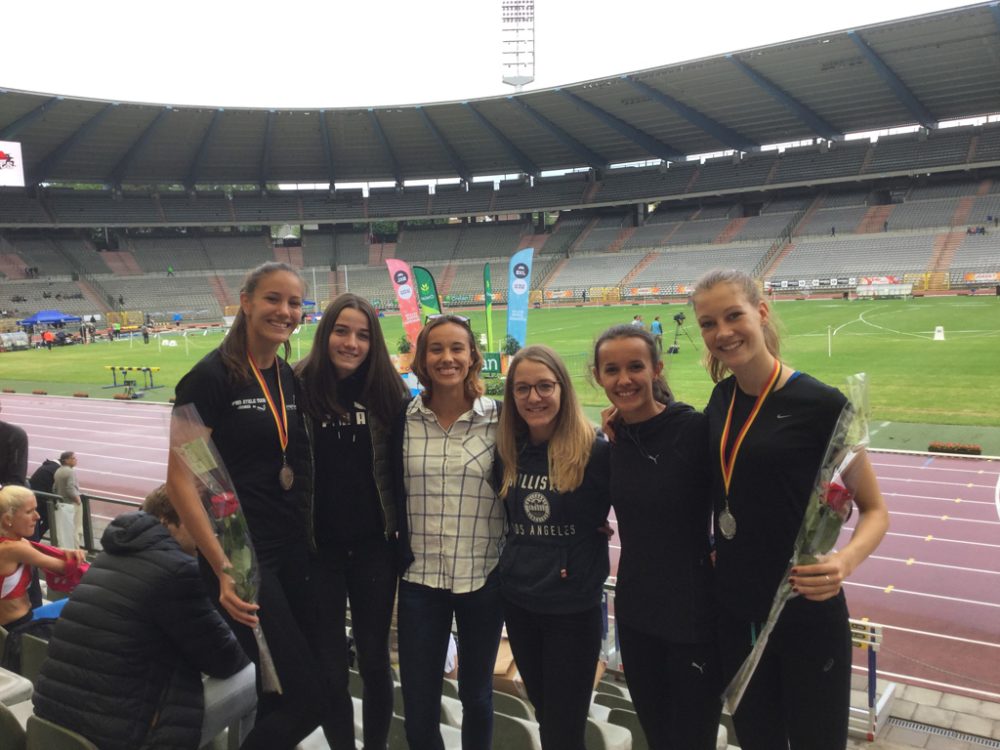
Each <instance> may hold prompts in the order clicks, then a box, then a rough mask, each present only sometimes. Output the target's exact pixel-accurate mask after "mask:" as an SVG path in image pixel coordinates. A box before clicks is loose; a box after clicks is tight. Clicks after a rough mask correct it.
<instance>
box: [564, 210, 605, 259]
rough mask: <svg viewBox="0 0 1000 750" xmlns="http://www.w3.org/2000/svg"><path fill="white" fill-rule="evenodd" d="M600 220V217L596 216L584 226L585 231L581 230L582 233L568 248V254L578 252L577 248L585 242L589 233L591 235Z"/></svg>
mask: <svg viewBox="0 0 1000 750" xmlns="http://www.w3.org/2000/svg"><path fill="white" fill-rule="evenodd" d="M599 221H600V218H598V217H596V216H595V217H594V218H593V219H591V220H590V221H589V222H588V223H587V226H586V227H584V228H583V231H582V232H580V235H579V236H578V237H577V238H576V239H575V240H573V244H572V245H570V246H569V247H568V248H566V255H567V256H572V255H573V254H574V253H575V252H576V249H577V248H578V247H579V246H580V245H582V244H583V241H584V240H585V239H587V235H589V234H590V233H591V232H592V231H593V229H594V227H596V226H597V223H598V222H599Z"/></svg>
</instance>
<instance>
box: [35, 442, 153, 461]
mask: <svg viewBox="0 0 1000 750" xmlns="http://www.w3.org/2000/svg"><path fill="white" fill-rule="evenodd" d="M64 445H65V443H53V444H52V445H42V444H40V443H32V445H31V447H30V448H29V450H30V451H31V452H32V453H35V452H41V453H45V454H46V455H48V454H49V453H57V454H58V453H61V452H62V451H64V450H66V449H65V447H64ZM97 447H98V448H121V449H122V450H124V451H156V452H158V453H167V454H169V451H170V449H169V447H168V446H163V447H162V448H161V447H160V446H157V445H142V446H137V445H136V444H135V443H109V442H107V441H105V442H102V443H101V444H100V445H99V446H97ZM76 453H77V454H78V455H80V456H97V457H99V458H100V457H104V458H113V459H115V460H116V461H118V460H122V461H131V460H134V459H130V458H128V456H123V455H122V454H121V453H94V452H90V453H84V452H83V451H76ZM165 461H166V458H164V459H163V461H161V462H160V463H163V462H165Z"/></svg>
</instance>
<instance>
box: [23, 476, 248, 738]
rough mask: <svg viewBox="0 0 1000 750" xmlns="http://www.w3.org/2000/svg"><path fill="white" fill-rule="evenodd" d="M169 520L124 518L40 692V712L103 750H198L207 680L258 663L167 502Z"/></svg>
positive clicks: (52, 651)
mask: <svg viewBox="0 0 1000 750" xmlns="http://www.w3.org/2000/svg"><path fill="white" fill-rule="evenodd" d="M157 493H160V494H159V497H160V499H161V502H160V503H159V507H160V508H164V509H165V512H163V513H162V516H161V518H162V523H161V518H158V517H157V516H156V515H150V514H149V513H144V512H138V513H126V514H123V515H121V516H118V517H117V518H116V519H115V520H114V521H112V522H111V524H110V525H109V526H108V528H107V529H106V530H105V532H104V534H103V536H102V537H101V544H102V545H103V547H104V552H102V553H101V554H100V555H99V556H98V558H97V560H96V561H95V562H94V564H93V565H92V566H91V568H90V570H89V571H88V572H87V574H86V575H85V576H84V578H83V580H82V581H81V582H80V584H79V585H78V586H77V588H76V590H74V592H73V594H72V596H71V597H70V601H69V602H68V603H67V604H66V607H65V608H64V609H63V612H62V616H61V617H60V618H59V622H58V623H57V624H56V628H55V631H54V633H53V636H52V640H51V641H49V658H48V659H47V660H46V661H45V662H44V663H43V665H42V669H41V673H40V674H39V677H38V682H37V684H36V687H35V694H34V698H33V700H34V704H35V713H36V714H37V715H38V716H40V717H42V718H44V719H48V720H49V721H52V722H55V723H56V724H59V725H61V726H63V727H66V728H67V729H71V730H73V731H75V732H79V733H80V734H82V735H83V736H84V737H86V738H87V739H89V740H91V741H92V742H94V743H95V744H96V745H98V746H99V747H100V748H101V750H135V748H197V747H198V746H199V744H200V738H201V728H202V719H203V713H204V702H203V692H202V691H203V688H202V681H201V673H202V672H205V673H207V674H208V675H210V676H212V677H229V676H231V675H233V674H235V673H236V672H238V671H239V670H241V669H243V668H244V667H245V666H246V665H247V664H249V660H248V659H247V657H246V655H245V654H244V653H243V650H242V649H241V648H240V646H239V644H238V643H237V642H236V638H235V637H234V636H233V633H232V631H231V630H230V629H229V626H228V625H227V624H226V623H225V622H224V621H223V619H222V617H221V616H220V615H219V613H218V612H217V611H216V610H215V607H214V606H213V605H212V602H211V601H210V600H209V598H208V593H207V590H206V588H205V584H204V583H203V582H202V578H201V575H200V574H199V572H198V563H197V561H196V560H195V558H194V557H193V556H192V554H191V553H190V552H187V551H185V547H189V548H190V549H191V550H193V549H194V545H193V542H192V541H191V538H190V536H189V535H188V534H187V532H186V530H185V529H184V527H183V526H182V525H180V524H179V521H178V518H177V516H176V515H175V514H174V512H173V509H172V508H171V507H170V505H169V503H168V501H166V493H165V492H164V491H163V488H160V489H159V490H156V491H154V492H153V493H152V494H151V495H150V497H149V498H147V502H146V504H144V506H143V507H145V508H149V509H151V510H152V509H153V507H152V503H151V501H154V498H156V497H157Z"/></svg>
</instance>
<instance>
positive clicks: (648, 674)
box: [615, 619, 722, 750]
mask: <svg viewBox="0 0 1000 750" xmlns="http://www.w3.org/2000/svg"><path fill="white" fill-rule="evenodd" d="M615 624H616V626H617V628H618V642H619V645H620V646H621V650H622V665H623V668H624V670H625V680H626V681H627V682H628V690H629V694H630V695H631V696H632V703H633V704H634V705H635V711H636V713H637V714H639V723H640V724H641V725H642V731H643V732H644V733H645V735H646V741H647V742H648V743H649V747H650V748H651V750H714V748H715V739H716V736H717V735H718V732H719V716H720V715H721V714H722V701H721V699H720V697H719V696H720V694H721V692H722V688H721V666H720V663H719V655H718V650H717V648H716V645H715V644H714V643H671V642H670V641H667V640H665V639H663V638H661V637H659V636H656V635H650V634H649V633H645V632H642V631H640V630H636V629H634V628H630V627H629V626H628V625H627V624H626V623H624V622H622V621H621V619H619V620H617V621H616V623H615Z"/></svg>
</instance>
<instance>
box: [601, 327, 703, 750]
mask: <svg viewBox="0 0 1000 750" xmlns="http://www.w3.org/2000/svg"><path fill="white" fill-rule="evenodd" d="M594 377H595V379H596V380H597V382H598V383H599V384H600V385H601V386H602V387H603V388H604V392H605V393H606V394H607V396H608V400H609V401H611V404H612V406H613V409H612V410H611V412H610V419H611V423H610V425H609V426H610V428H611V429H612V431H613V433H614V436H615V442H614V444H613V445H612V448H611V502H612V504H613V505H614V508H615V516H616V517H617V519H618V533H619V534H620V535H621V548H622V554H621V560H620V561H619V563H618V580H617V585H616V593H615V624H616V626H617V630H618V638H619V642H620V644H621V652H622V661H623V663H624V667H625V676H626V679H627V680H628V687H629V692H630V693H631V695H632V701H633V703H634V704H635V709H636V713H638V714H639V722H640V723H641V724H642V728H643V731H644V732H645V734H646V739H647V740H648V742H649V746H650V747H651V748H654V749H655V750H711V748H714V747H715V740H716V735H717V733H718V727H719V715H720V713H721V710H722V704H721V701H720V698H719V695H720V693H721V690H722V685H721V681H720V666H719V659H718V655H717V650H716V644H715V608H714V606H713V600H712V564H711V557H710V556H711V544H710V539H709V530H710V528H711V522H712V507H711V503H710V500H709V492H708V489H709V484H708V483H709V472H710V469H709V454H708V423H707V420H706V419H705V415H704V414H702V413H701V412H698V411H696V410H695V409H693V408H692V407H690V406H688V405H687V404H682V403H680V402H678V401H675V400H674V398H673V395H672V394H671V392H670V388H669V387H668V386H667V383H666V381H665V380H664V379H663V361H662V360H661V359H660V352H659V349H658V348H657V346H656V341H655V340H654V338H653V335H652V334H651V333H649V332H648V331H646V330H643V329H642V328H639V327H638V326H634V325H618V326H614V327H612V328H609V329H608V330H606V331H605V332H604V333H602V334H601V335H600V337H598V339H597V342H596V344H595V345H594Z"/></svg>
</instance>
